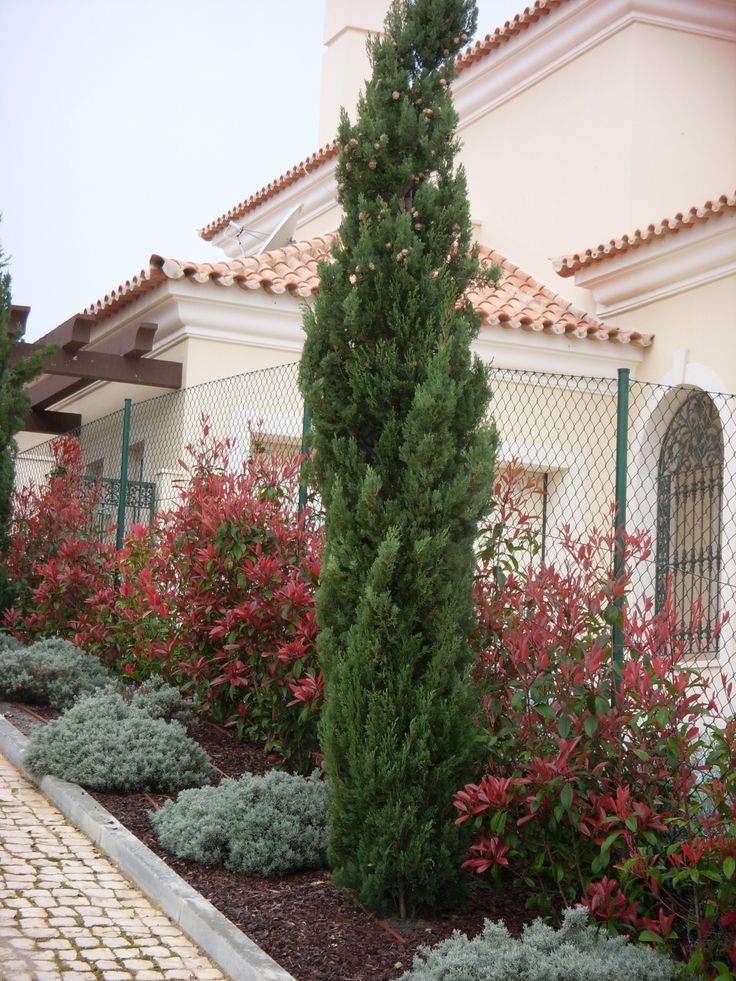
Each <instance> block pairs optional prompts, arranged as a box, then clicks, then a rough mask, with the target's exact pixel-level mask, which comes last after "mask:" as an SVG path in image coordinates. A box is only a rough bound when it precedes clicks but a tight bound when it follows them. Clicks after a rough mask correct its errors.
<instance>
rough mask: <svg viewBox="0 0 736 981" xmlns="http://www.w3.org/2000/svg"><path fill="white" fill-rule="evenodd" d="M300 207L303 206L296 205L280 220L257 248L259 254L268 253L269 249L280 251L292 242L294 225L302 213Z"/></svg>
mask: <svg viewBox="0 0 736 981" xmlns="http://www.w3.org/2000/svg"><path fill="white" fill-rule="evenodd" d="M302 207H303V205H301V204H298V205H297V206H296V207H295V208H292V209H291V211H289V212H288V214H287V215H286V216H285V217H284V218H282V219H281V221H280V222H279V223H278V225H277V226H276V227H275V228H274V230H273V231H272V232H271V234H270V235H269V236H268V238H267V239H266V241H265V242H264V243H263V245H260V246H259V251H260V252H270V251H271V249H281V248H283V246H284V245H288V244H289V242H293V240H294V232H295V231H296V225H297V222H298V221H299V215H300V214H301V213H302Z"/></svg>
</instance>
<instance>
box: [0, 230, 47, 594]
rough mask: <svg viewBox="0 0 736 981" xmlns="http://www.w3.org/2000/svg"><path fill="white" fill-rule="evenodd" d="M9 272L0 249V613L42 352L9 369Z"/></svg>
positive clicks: (14, 339) (13, 340) (12, 344)
mask: <svg viewBox="0 0 736 981" xmlns="http://www.w3.org/2000/svg"><path fill="white" fill-rule="evenodd" d="M10 314H11V293H10V273H9V272H8V271H7V268H6V262H5V259H4V257H3V252H2V249H0V610H3V609H5V608H6V607H7V606H9V605H11V604H12V600H13V595H14V592H13V589H12V586H11V584H9V583H8V580H7V576H6V572H5V566H4V563H3V560H2V555H3V552H4V551H5V548H6V546H7V541H8V531H9V524H10V497H11V494H12V491H13V478H14V458H15V451H16V449H17V445H16V442H15V434H16V433H17V432H18V431H19V430H20V429H21V428H22V426H23V421H24V419H25V417H26V413H27V412H28V410H29V409H30V407H31V400H30V397H29V395H28V392H27V391H26V388H25V386H26V385H27V384H28V382H30V381H33V379H34V378H35V377H36V376H37V375H39V374H40V373H41V369H42V367H43V362H44V358H45V356H46V352H43V353H34V354H32V355H31V356H30V357H29V358H28V359H26V360H24V361H22V362H20V363H19V364H17V365H15V366H13V365H12V363H11V355H12V353H13V351H14V350H15V348H16V346H17V343H18V341H19V340H20V336H19V335H17V334H15V333H13V332H12V331H11V324H10Z"/></svg>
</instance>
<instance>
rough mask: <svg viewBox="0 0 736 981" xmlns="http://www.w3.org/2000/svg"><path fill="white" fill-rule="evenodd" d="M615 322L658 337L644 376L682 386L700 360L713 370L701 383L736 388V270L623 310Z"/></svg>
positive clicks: (729, 389)
mask: <svg viewBox="0 0 736 981" xmlns="http://www.w3.org/2000/svg"><path fill="white" fill-rule="evenodd" d="M616 323H617V324H619V325H620V326H621V327H623V328H624V329H626V330H647V331H653V332H654V333H655V335H656V340H655V343H654V344H653V346H652V348H651V350H650V351H648V352H647V356H646V358H645V360H644V363H643V365H642V368H641V370H640V372H639V375H638V377H639V378H640V379H642V380H645V381H651V382H663V381H664V382H666V383H667V384H678V383H679V382H685V381H686V377H685V369H686V367H687V365H688V364H691V365H692V364H693V363H697V364H698V365H699V366H701V367H702V368H703V369H707V371H708V372H711V373H712V378H711V379H710V381H709V380H708V378H707V375H706V373H705V372H703V374H702V377H701V381H700V384H699V387H702V388H706V389H708V390H716V391H723V392H736V273H734V274H732V275H730V276H727V277H724V278H723V279H719V280H718V281H717V282H714V283H706V284H704V285H701V286H693V287H692V288H690V289H687V290H684V291H683V292H680V293H677V294H676V295H674V296H667V297H664V298H662V299H659V300H655V301H652V302H650V303H647V304H644V305H642V306H640V307H637V308H636V309H635V310H631V311H627V312H625V313H619V314H617V315H616ZM673 372H674V374H673ZM678 373H679V374H680V375H681V377H679V378H678V377H677V376H678ZM690 377H691V378H693V377H694V376H693V375H692V372H691V375H690ZM718 382H720V384H718ZM714 386H715V387H714Z"/></svg>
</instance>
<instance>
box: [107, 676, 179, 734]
mask: <svg viewBox="0 0 736 981" xmlns="http://www.w3.org/2000/svg"><path fill="white" fill-rule="evenodd" d="M122 694H123V696H124V697H125V699H126V700H127V701H129V702H130V704H131V706H132V707H133V708H134V709H138V710H140V711H141V712H144V713H145V714H146V715H148V716H150V717H151V718H152V719H166V721H167V722H170V721H172V720H176V721H177V722H181V723H182V725H184V726H189V725H191V723H192V722H193V721H194V717H195V706H194V702H192V701H191V700H190V699H187V698H185V697H184V696H183V695H182V693H181V692H180V691H179V689H178V688H174V687H173V686H172V685H169V684H167V683H166V682H165V681H164V679H163V678H159V677H158V676H154V677H152V678H148V679H147V680H146V681H144V682H143V683H142V684H141V685H139V686H138V687H137V688H134V689H132V690H131V689H130V688H128V689H126V690H124V691H123V692H122Z"/></svg>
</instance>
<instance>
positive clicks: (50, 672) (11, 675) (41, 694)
mask: <svg viewBox="0 0 736 981" xmlns="http://www.w3.org/2000/svg"><path fill="white" fill-rule="evenodd" d="M112 684H113V682H112V678H111V676H110V673H109V671H108V670H107V668H106V667H104V665H103V664H101V663H100V661H98V660H97V658H96V657H92V655H90V654H85V653H84V651H81V650H80V649H79V648H78V647H75V646H74V644H71V643H69V641H68V640H61V639H60V638H58V637H51V638H48V639H46V640H38V641H36V643H35V644H31V645H30V647H23V646H21V645H18V646H15V647H14V646H11V645H10V644H9V643H8V642H7V641H6V640H3V642H2V645H0V698H4V699H6V700H10V701H17V702H27V703H28V704H30V705H50V706H51V707H52V708H55V709H64V708H67V707H68V706H69V705H71V704H72V703H73V702H74V701H75V699H77V698H79V697H80V696H82V695H89V694H92V693H93V692H96V691H99V690H100V689H104V688H109V687H110V686H111V685H112Z"/></svg>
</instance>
